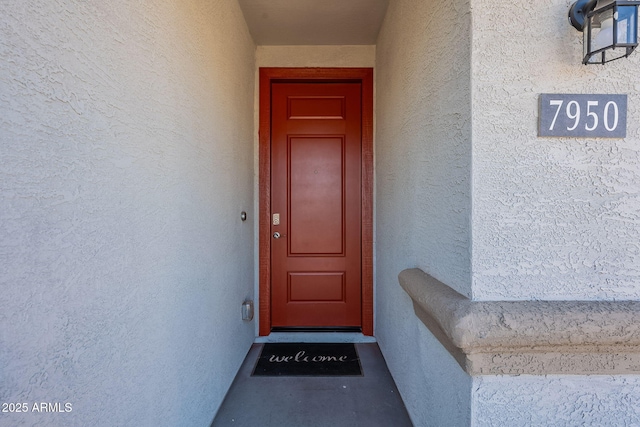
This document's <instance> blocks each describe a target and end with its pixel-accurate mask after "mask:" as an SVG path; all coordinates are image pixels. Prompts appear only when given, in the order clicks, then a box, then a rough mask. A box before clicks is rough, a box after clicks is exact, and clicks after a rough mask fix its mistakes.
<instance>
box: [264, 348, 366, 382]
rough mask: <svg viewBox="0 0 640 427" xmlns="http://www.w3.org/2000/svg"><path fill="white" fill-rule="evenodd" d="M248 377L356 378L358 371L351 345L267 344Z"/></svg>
mask: <svg viewBox="0 0 640 427" xmlns="http://www.w3.org/2000/svg"><path fill="white" fill-rule="evenodd" d="M251 375H258V376H357V375H362V368H361V367H360V359H359V358H358V353H357V352H356V347H355V346H354V345H353V344H333V343H332V344H328V343H281V344H274V343H267V344H264V346H263V347H262V352H261V353H260V357H259V358H258V362H257V363H256V367H255V368H254V370H253V373H252V374H251Z"/></svg>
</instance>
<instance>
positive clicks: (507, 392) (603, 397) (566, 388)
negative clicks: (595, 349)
mask: <svg viewBox="0 0 640 427" xmlns="http://www.w3.org/2000/svg"><path fill="white" fill-rule="evenodd" d="M639 395H640V382H638V377H637V376H636V375H633V376H605V375H602V376H599V375H593V376H572V375H570V376H562V375H547V376H528V375H522V376H517V377H509V376H504V377H501V376H497V377H480V378H477V379H475V380H474V383H473V414H474V416H473V423H472V426H478V427H484V426H509V427H533V426H536V427H547V426H558V427H575V426H592V427H620V426H629V427H630V426H637V425H640V406H638V396H639Z"/></svg>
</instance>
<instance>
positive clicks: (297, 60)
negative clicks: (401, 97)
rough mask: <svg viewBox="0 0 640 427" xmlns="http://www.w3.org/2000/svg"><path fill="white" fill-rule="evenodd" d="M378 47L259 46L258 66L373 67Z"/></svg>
mask: <svg viewBox="0 0 640 427" xmlns="http://www.w3.org/2000/svg"><path fill="white" fill-rule="evenodd" d="M375 60H376V47H375V46H366V45H365V46H258V47H257V48H256V66H258V67H373V66H374V65H375Z"/></svg>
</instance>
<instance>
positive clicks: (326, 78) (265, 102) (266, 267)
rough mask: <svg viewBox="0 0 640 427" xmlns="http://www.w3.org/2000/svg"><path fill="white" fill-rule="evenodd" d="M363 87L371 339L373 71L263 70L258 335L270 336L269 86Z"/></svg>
mask: <svg viewBox="0 0 640 427" xmlns="http://www.w3.org/2000/svg"><path fill="white" fill-rule="evenodd" d="M276 82H286V83H319V82H335V83H360V84H361V85H362V233H361V239H362V242H361V245H362V246H361V247H362V262H361V268H362V276H361V277H362V279H361V280H362V284H361V292H362V302H361V303H362V313H361V316H362V333H363V334H364V335H373V68H260V70H259V97H260V99H259V131H258V144H259V149H258V152H259V154H258V155H259V187H258V188H259V210H258V212H259V220H258V227H259V229H258V246H259V255H258V256H259V311H258V312H259V317H260V320H259V335H260V336H265V335H269V333H270V332H271V84H272V83H276Z"/></svg>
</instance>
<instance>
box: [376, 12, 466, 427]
mask: <svg viewBox="0 0 640 427" xmlns="http://www.w3.org/2000/svg"><path fill="white" fill-rule="evenodd" d="M451 40H456V41H457V43H453V44H452V43H450V41H451ZM470 43H471V41H470V17H469V4H468V2H467V1H466V0H455V1H453V2H437V1H432V0H429V1H415V0H396V1H392V2H390V4H389V9H388V11H387V16H386V18H385V22H384V24H383V27H382V30H381V32H380V36H379V38H378V45H377V47H376V91H377V99H376V103H377V104H376V105H377V112H376V120H377V122H376V123H377V124H376V129H377V134H376V200H377V201H376V212H377V214H376V215H377V220H376V228H377V231H376V258H377V261H376V271H377V272H376V337H377V339H378V342H379V344H380V347H381V349H382V351H383V353H384V356H385V358H386V360H387V364H388V366H389V368H390V370H391V372H392V374H393V376H394V379H395V381H396V383H397V385H398V388H399V390H400V393H401V394H402V397H403V399H404V401H405V404H406V406H407V409H408V410H409V413H410V415H411V417H412V420H413V422H414V423H415V425H416V426H443V425H447V426H468V425H469V422H470V421H469V419H470V413H471V409H470V398H471V392H470V388H471V379H470V377H468V376H467V375H466V374H465V373H464V372H463V371H462V370H461V369H460V367H459V366H458V364H457V363H456V361H455V360H454V358H453V357H452V356H451V355H449V354H448V353H447V351H446V350H445V349H444V348H443V347H442V346H441V345H440V343H439V342H438V341H437V340H436V339H435V337H434V336H433V335H431V333H430V332H429V331H428V330H427V329H426V327H425V326H424V325H423V324H422V323H421V321H420V320H419V319H418V318H417V317H416V316H415V314H414V313H413V306H412V303H411V299H410V298H409V297H408V296H407V295H406V294H405V293H404V291H403V290H402V289H401V288H400V286H399V285H398V273H400V271H402V270H404V269H405V268H409V267H420V268H422V269H423V270H425V271H427V272H428V273H429V274H431V275H432V276H435V277H437V278H438V279H439V280H441V281H443V282H445V283H447V284H448V285H450V286H452V287H454V288H455V289H456V290H457V291H459V292H460V293H463V294H465V295H470V293H471V272H470V256H471V255H470V245H471V242H470V212H471V183H470V173H471V172H470V169H471V163H470V162H471V146H470V144H471V94H470V93H471V87H470V85H471V79H470V53H469V49H470Z"/></svg>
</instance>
